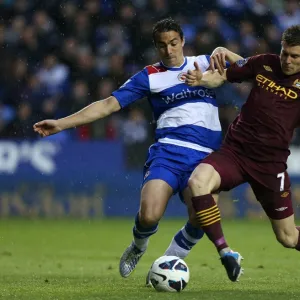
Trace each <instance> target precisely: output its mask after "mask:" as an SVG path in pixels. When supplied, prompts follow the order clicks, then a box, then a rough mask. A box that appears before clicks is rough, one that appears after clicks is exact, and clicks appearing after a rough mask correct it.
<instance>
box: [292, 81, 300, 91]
mask: <svg viewBox="0 0 300 300" xmlns="http://www.w3.org/2000/svg"><path fill="white" fill-rule="evenodd" d="M293 86H294V87H295V88H297V89H300V79H296V80H295V81H294V83H293Z"/></svg>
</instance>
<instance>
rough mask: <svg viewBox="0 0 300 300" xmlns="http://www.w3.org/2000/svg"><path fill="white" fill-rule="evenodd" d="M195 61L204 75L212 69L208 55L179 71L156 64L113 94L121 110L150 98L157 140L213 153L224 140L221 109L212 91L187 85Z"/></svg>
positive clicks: (187, 59) (188, 61) (192, 59)
mask: <svg viewBox="0 0 300 300" xmlns="http://www.w3.org/2000/svg"><path fill="white" fill-rule="evenodd" d="M195 61H197V62H198V65H199V67H200V69H201V71H202V72H204V71H206V70H207V68H208V67H209V56H206V55H199V56H191V57H185V60H184V63H183V64H182V66H180V67H176V68H168V67H166V66H164V65H163V64H162V63H156V64H154V65H150V66H147V67H145V68H144V69H143V70H142V71H140V72H139V73H137V74H135V75H134V76H132V77H131V78H130V79H129V80H128V81H127V82H125V84H124V85H123V86H121V87H120V88H119V89H118V90H116V91H114V92H113V93H112V95H113V96H114V97H116V99H117V100H118V101H119V103H120V106H121V107H122V108H123V107H125V106H127V105H129V104H131V103H133V102H135V101H136V100H138V99H141V98H144V97H147V98H148V100H149V102H150V104H151V107H152V109H153V114H154V118H155V120H156V122H157V128H156V132H155V140H156V141H158V142H160V143H166V144H173V145H177V146H182V147H187V148H190V149H194V150H198V151H201V152H205V153H211V152H213V151H214V150H216V149H218V148H219V146H220V144H221V140H222V134H221V125H220V121H219V113H218V106H217V102H216V95H215V92H214V91H213V90H211V89H208V88H205V87H201V86H198V87H190V86H188V85H187V84H185V83H184V79H183V75H184V74H185V73H187V71H188V70H193V69H195V67H194V62H195Z"/></svg>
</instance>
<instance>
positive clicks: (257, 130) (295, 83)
mask: <svg viewBox="0 0 300 300" xmlns="http://www.w3.org/2000/svg"><path fill="white" fill-rule="evenodd" d="M227 80H228V81H229V82H241V81H245V80H253V81H254V82H253V88H252V90H251V92H250V95H249V96H248V99H247V101H246V103H245V104H244V105H243V107H242V109H241V112H240V114H239V115H238V117H237V118H236V119H235V120H234V122H233V123H232V124H231V125H230V127H229V129H228V132H227V135H226V138H225V141H224V147H225V148H229V149H231V150H232V151H234V152H235V153H237V154H239V156H242V157H245V159H250V160H251V161H255V162H256V163H255V165H256V168H257V169H258V170H260V171H262V172H267V173H273V172H283V171H284V170H285V169H286V161H287V158H288V156H289V154H290V151H289V144H290V142H291V139H292V136H293V131H294V129H295V128H296V127H297V126H298V125H299V123H300V122H299V121H300V73H297V74H295V75H291V76H287V75H284V73H283V72H282V70H281V66H280V60H279V56H278V55H273V54H264V55H257V56H253V57H250V58H248V59H244V60H242V61H238V62H237V63H235V64H234V65H232V66H231V67H229V68H228V69H227Z"/></svg>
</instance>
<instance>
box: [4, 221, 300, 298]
mask: <svg viewBox="0 0 300 300" xmlns="http://www.w3.org/2000/svg"><path fill="white" fill-rule="evenodd" d="M132 224H133V219H132V220H120V219H109V220H99V221H96V220H93V221H83V220H79V221H77V220H51V221H50V220H18V219H9V220H1V221H0V247H1V248H0V299H5V300H9V299H24V300H25V299H26V300H27V299H28V300H43V299H52V300H55V299H58V300H60V299H71V300H73V299H74V300H92V299H95V300H96V299H101V300H102V299H103V300H110V299H111V300H117V299H120V300H124V299H126V300H127V299H129V300H131V299H137V300H141V299H143V300H145V299H153V300H154V299H155V300H156V299H158V300H159V299H172V300H174V299H184V300H191V299H197V300H202V299H207V300H208V299H209V300H217V299H222V300H239V299H243V300H246V299H254V300H260V299H263V300H267V299H272V300H277V299H284V300H286V299H288V300H293V299H295V300H299V299H300V279H299V278H300V253H299V252H297V251H295V250H290V249H285V248H283V247H282V246H281V245H279V243H277V242H276V240H275V237H274V236H273V233H272V231H271V228H270V225H269V224H268V223H267V222H266V221H251V222H250V221H237V220H232V221H229V220H228V221H226V222H224V231H225V234H226V237H227V240H228V242H229V244H230V245H231V246H232V247H233V249H236V250H238V251H240V252H241V254H242V255H243V256H244V258H245V259H244V263H243V266H244V268H245V274H244V275H243V276H242V277H241V280H240V282H238V283H232V282H230V281H229V280H228V279H227V276H226V275H225V270H224V268H223V266H222V265H221V264H220V261H219V259H218V256H217V253H216V251H215V249H214V247H213V246H212V244H211V243H210V242H209V241H208V240H207V238H204V239H203V240H202V241H201V242H200V243H199V244H198V245H197V246H196V247H195V248H194V249H193V251H192V252H191V254H190V255H189V256H188V257H187V258H186V262H187V264H188V265H189V267H190V272H191V279H190V282H189V284H188V286H187V288H186V289H185V290H184V291H183V292H182V293H158V292H156V291H155V290H153V289H149V288H146V287H144V282H145V276H146V274H147V271H148V269H149V267H150V265H151V263H152V262H153V261H154V259H156V258H157V257H159V256H161V255H162V254H163V252H164V250H165V248H166V247H167V246H168V244H169V242H170V239H171V238H172V236H173V234H174V233H175V232H176V231H177V230H178V229H179V228H181V226H182V225H183V224H184V220H183V219H179V220H163V221H162V222H161V224H160V228H159V231H158V233H157V234H156V235H155V236H153V237H152V239H151V242H150V245H149V248H148V251H147V253H146V254H145V255H144V257H143V258H142V259H141V261H140V263H139V265H138V266H137V269H136V270H135V271H134V273H133V274H132V275H131V276H130V277H129V278H127V279H123V278H121V277H120V276H119V273H118V263H119V257H120V255H121V254H122V252H123V250H124V249H125V247H126V246H127V245H128V244H129V242H130V241H131V238H132V237H131V232H132Z"/></svg>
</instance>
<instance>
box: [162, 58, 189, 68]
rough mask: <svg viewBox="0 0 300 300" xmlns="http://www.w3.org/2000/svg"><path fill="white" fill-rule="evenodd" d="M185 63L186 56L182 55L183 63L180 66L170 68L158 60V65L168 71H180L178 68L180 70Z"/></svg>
mask: <svg viewBox="0 0 300 300" xmlns="http://www.w3.org/2000/svg"><path fill="white" fill-rule="evenodd" d="M186 64H187V58H186V57H184V62H183V64H182V65H181V66H180V67H172V68H170V67H167V66H165V65H164V64H163V62H162V61H161V62H160V65H161V66H162V67H164V68H166V69H167V70H169V71H180V70H182V69H183V68H184V67H185V66H186Z"/></svg>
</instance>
